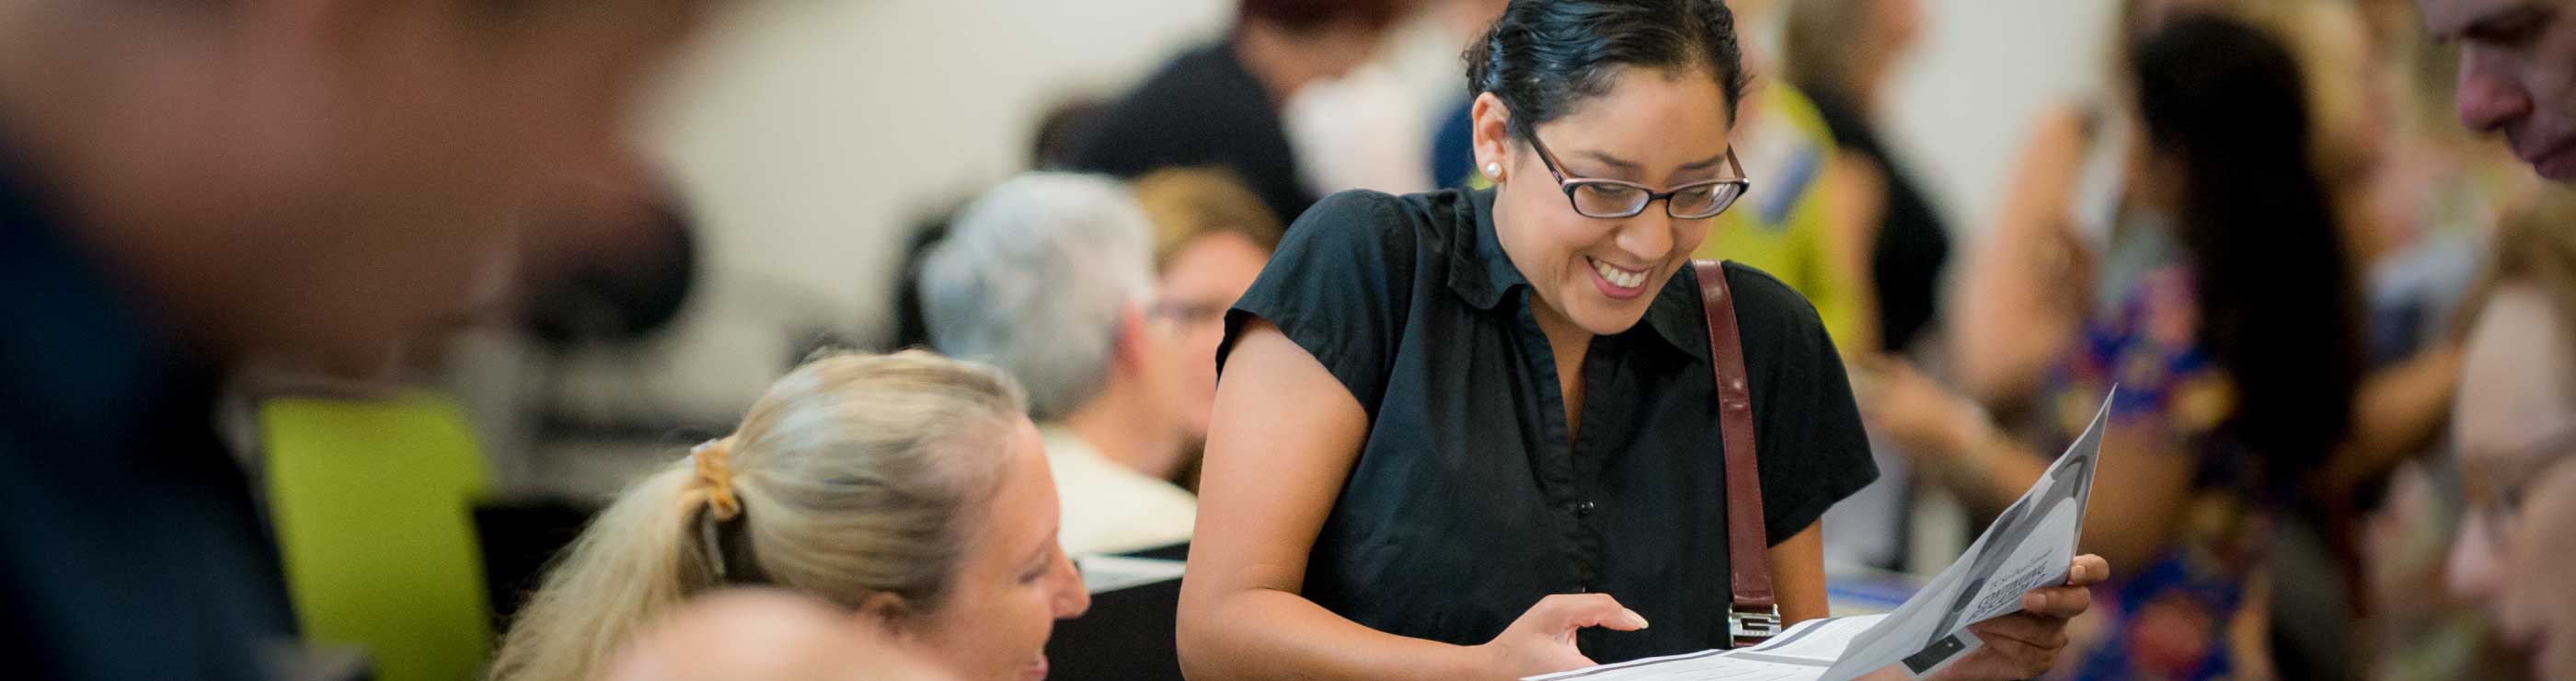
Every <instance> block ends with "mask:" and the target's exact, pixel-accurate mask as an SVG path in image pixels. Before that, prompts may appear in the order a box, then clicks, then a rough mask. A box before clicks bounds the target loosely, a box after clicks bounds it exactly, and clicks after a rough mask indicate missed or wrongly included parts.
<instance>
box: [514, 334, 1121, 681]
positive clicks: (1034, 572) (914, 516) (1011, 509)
mask: <svg viewBox="0 0 2576 681" xmlns="http://www.w3.org/2000/svg"><path fill="white" fill-rule="evenodd" d="M1056 513H1057V510H1056V502H1055V484H1054V482H1053V480H1052V479H1051V478H1050V476H1049V474H1048V468H1047V457H1046V453H1045V451H1043V450H1042V449H1041V447H1040V445H1039V440H1038V433H1037V426H1036V425H1034V424H1032V423H1030V422H1029V420H1028V418H1027V417H1026V416H1024V415H1022V406H1021V403H1020V398H1019V394H1018V391H1017V389H1016V388H1014V387H1013V386H1012V384H1011V382H1010V379H1009V378H1007V377H1005V376H1002V375H1001V374H1000V373H998V372H995V371H993V370H991V369H988V368H984V367H981V366H977V365H973V364H968V363H964V362H959V361H955V360H950V359H945V358H941V357H938V356H935V355H931V354H929V353H926V352H919V351H911V352H903V353H897V354H892V355H838V356H828V357H823V358H820V359H816V360H814V361H812V362H809V363H807V364H806V365H804V366H802V367H798V368H797V369H796V370H795V371H792V372H789V373H788V374H787V376H786V377H784V378H781V379H779V381H778V382H777V384H776V385H773V386H771V387H770V389H769V392H768V394H766V395H763V396H762V397H761V398H760V401H759V402H758V403H757V404H754V405H752V407H751V410H750V411H749V412H748V413H747V414H746V415H745V416H744V417H743V420H742V424H741V425H740V426H738V427H737V428H736V429H735V430H734V431H733V433H732V434H730V435H727V436H725V437H722V438H718V439H716V440H712V441H709V442H707V443H705V444H701V445H698V446H697V447H695V448H693V449H692V450H691V451H690V453H689V455H688V456H686V457H682V458H680V459H678V460H676V461H672V462H671V463H669V464H668V465H665V466H663V467H662V468H661V469H660V470H657V471H654V472H653V473H651V474H649V475H647V476H645V477H644V478H643V479H641V480H638V481H636V482H635V483H634V484H633V485H632V486H630V487H628V488H627V489H626V491H624V492H622V493H620V494H619V495H618V497H617V500H616V501H615V502H613V503H611V504H610V505H609V507H608V509H607V510H606V511H603V512H601V514H600V516H599V518H598V519H597V520H595V521H593V522H592V523H591V525H590V526H589V527H588V528H585V529H583V530H582V534H581V537H580V539H578V540H576V541H575V542H574V544H573V546H572V548H571V549H570V550H569V552H568V553H566V554H565V555H564V556H563V557H561V558H560V559H559V561H560V562H559V563H557V564H556V565H555V566H554V567H553V568H552V569H551V570H550V572H549V573H548V574H547V575H546V578H545V584H544V586H542V587H540V588H539V589H538V590H537V592H536V593H535V594H534V595H533V596H531V597H530V599H529V602H528V607H527V608H526V609H525V610H524V611H522V612H521V614H520V615H519V619H518V621H517V623H516V624H514V625H513V626H512V627H511V628H510V632H509V634H508V635H507V636H506V637H505V638H504V639H503V640H502V642H501V650H500V652H499V654H498V655H496V656H495V659H494V661H493V664H492V669H491V671H490V674H489V678H491V679H493V680H494V681H581V680H584V679H592V678H597V677H599V676H600V675H601V674H602V673H604V672H606V671H608V664H609V663H610V661H611V656H612V655H613V654H614V653H615V652H616V651H617V649H618V648H619V647H620V646H624V645H626V643H627V642H628V641H629V640H630V639H632V638H633V637H634V636H635V635H636V634H637V632H639V631H641V630H642V628H643V627H644V626H645V625H647V624H648V623H651V622H652V621H654V620H655V619H656V618H659V617H662V616H665V615H669V614H672V613H674V612H678V611H680V610H681V608H682V607H683V604H684V603H685V602H686V601H687V600H688V599H690V598H692V597H696V596H701V595H706V594H710V593H713V592H715V591H717V590H719V589H724V588H727V587H737V586H760V587H775V588H779V589H785V590H787V591H791V592H795V593H797V594H801V595H805V596H810V597H814V598H819V599H822V600H823V601H825V602H828V603H829V604H830V605H831V606H833V607H835V608H838V609H840V610H842V611H843V614H842V616H843V617H849V618H852V620H851V621H852V622H853V626H862V627H868V628H872V629H874V631H870V632H864V633H865V634H870V635H878V636H882V637H883V638H884V639H886V640H888V641H890V642H891V643H892V645H894V646H895V647H897V648H901V649H904V650H906V651H908V652H910V653H912V654H914V655H918V656H919V657H920V658H922V659H923V660H925V661H928V662H930V663H932V664H936V665H938V666H940V667H942V668H944V669H946V670H948V671H951V672H953V673H955V674H956V675H957V677H958V678H960V679H963V680H965V681H1026V680H1029V679H1037V678H1043V677H1045V676H1046V670H1047V661H1046V655H1045V648H1046V641H1047V638H1048V635H1049V633H1050V632H1051V631H1052V630H1053V627H1054V624H1055V621H1056V620H1059V619H1067V618H1072V617H1076V616H1080V615H1081V614H1082V612H1083V611H1084V610H1085V609H1087V608H1089V607H1090V596H1089V595H1088V594H1087V593H1085V592H1084V591H1083V589H1082V580H1081V578H1080V577H1079V576H1078V575H1076V574H1075V573H1074V569H1073V563H1072V561H1070V560H1068V559H1066V557H1065V554H1064V551H1063V550H1062V549H1060V548H1058V546H1057V544H1056V540H1055V524H1056ZM718 614H721V613H718ZM773 625H776V626H782V627H788V628H790V630H791V631H793V627H794V626H795V625H796V623H794V622H783V623H773ZM671 642H672V643H673V644H674V645H678V646H687V647H703V646H707V645H710V644H711V643H713V642H711V641H706V640H691V639H676V640H671ZM773 643H776V644H781V645H786V644H791V643H792V642H790V641H778V642H773ZM715 654H716V653H710V652H707V651H697V650H689V649H686V648H681V649H668V650H660V651H655V650H652V649H650V648H646V649H642V650H641V651H639V652H638V653H636V655H640V656H644V657H657V656H658V657H666V658H667V657H685V656H693V655H715Z"/></svg>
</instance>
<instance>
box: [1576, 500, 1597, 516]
mask: <svg viewBox="0 0 2576 681" xmlns="http://www.w3.org/2000/svg"><path fill="white" fill-rule="evenodd" d="M1596 508H1600V506H1598V505H1595V504H1593V503H1592V502H1589V501H1577V502H1574V512H1575V513H1576V514H1578V515H1592V510H1593V509H1596Z"/></svg>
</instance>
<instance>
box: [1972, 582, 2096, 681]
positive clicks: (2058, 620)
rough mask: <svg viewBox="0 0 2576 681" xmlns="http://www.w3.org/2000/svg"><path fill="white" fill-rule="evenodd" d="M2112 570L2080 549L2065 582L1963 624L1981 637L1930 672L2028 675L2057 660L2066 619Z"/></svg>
mask: <svg viewBox="0 0 2576 681" xmlns="http://www.w3.org/2000/svg"><path fill="white" fill-rule="evenodd" d="M2110 575H2111V565H2110V563H2108V562H2104V561H2103V560H2102V557H2101V556H2095V555H2090V554H2087V555H2081V556H2076V557H2075V563H2074V564H2073V565H2071V566H2069V567H2068V568H2067V570H2066V585H2065V586H2052V587H2046V588H2040V589H2032V590H2031V592H2030V593H2028V594H2024V595H2023V596H2022V598H2021V607H2022V610H2021V612H2016V613H2013V614H2010V615H2005V616H2002V617H1997V618H1994V619H1991V620H1986V621H1984V622H1979V623H1977V624H1972V625H1969V626H1968V631H1969V632H1970V633H1974V634H1976V635H1977V638H1978V639H1979V640H1982V641H1984V642H1985V644H1984V645H1982V646H1978V647H1977V649H1976V650H1975V651H1972V652H1970V653H1968V656H1967V657H1965V658H1962V659H1960V660H1959V661H1958V662H1957V663H1955V664H1952V665H1950V666H1949V667H1947V668H1944V669H1942V670H1941V673H1939V674H1934V675H1933V676H1932V678H1936V679H1944V680H1946V681H1970V680H1977V681H1984V680H1988V679H2028V678H2034V677H2038V676H2041V675H2045V674H2047V673H2048V670H2049V669H2051V668H2054V667H2056V666H2057V653H2058V651H2061V650H2065V649H2066V621H2067V620H2069V619H2073V618H2074V617H2075V616H2076V615H2081V614H2084V611H2085V610H2086V609H2088V608H2091V607H2092V606H2093V590H2092V588H2091V587H2092V585H2093V584H2095V583H2098V582H2100V581H2102V580H2103V579H2104V578H2106V577H2109V576H2110Z"/></svg>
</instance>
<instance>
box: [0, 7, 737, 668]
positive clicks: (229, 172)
mask: <svg viewBox="0 0 2576 681" xmlns="http://www.w3.org/2000/svg"><path fill="white" fill-rule="evenodd" d="M704 4H707V3H702V2H695V1H689V0H661V1H653V2H643V1H633V2H606V3H569V4H567V3H543V2H511V3H492V2H481V1H472V2H468V1H463V0H414V1H405V2H330V1H323V2H278V1H272V0H254V1H245V2H141V1H135V0H61V1H54V0H38V1H32V2H17V3H10V4H9V5H7V6H6V7H5V8H0V329H6V331H5V332H0V404H6V405H8V408H7V409H5V410H0V487H5V488H6V490H7V491H6V492H5V493H0V499H5V501H0V537H5V538H6V539H5V543H0V601H5V602H7V603H9V604H10V606H9V608H8V612H7V613H6V614H4V615H0V637H5V638H6V639H7V640H8V641H9V643H8V644H6V646H7V648H6V649H7V650H9V651H11V652H12V653H13V655H12V659H13V661H14V662H15V668H17V669H20V670H21V671H22V672H24V673H29V674H32V675H33V676H34V677H36V678H47V679H135V678H204V679H250V678H269V677H272V676H274V675H276V674H279V673H282V672H281V671H280V670H281V669H282V668H283V667H284V666H287V665H290V664H292V663H293V660H294V659H296V658H299V657H301V655H300V654H299V653H297V652H295V651H294V649H295V648H296V646H295V636H296V634H295V631H294V625H293V617H292V615H291V613H289V612H288V608H287V606H286V601H285V597H284V593H283V590H284V587H283V585H282V580H281V578H280V575H279V567H278V562H277V560H278V559H277V556H276V549H275V548H274V546H273V544H272V542H271V541H270V540H269V538H268V536H267V532H266V529H265V528H264V526H263V523H262V521H261V519H260V517H259V515H258V513H257V511H255V507H256V504H255V502H254V501H253V495H252V493H251V491H250V489H249V486H248V484H247V480H246V477H245V475H246V474H245V472H244V471H243V470H242V469H241V468H240V467H239V466H237V465H236V463H235V462H234V460H233V459H232V457H231V456H229V455H228V453H227V452H226V451H225V450H224V448H223V447H222V445H221V444H220V442H219V440H218V438H217V437H216V435H215V434H214V432H213V430H212V428H211V426H210V424H211V422H212V421H213V415H212V413H211V412H212V411H213V407H212V405H213V404H214V402H215V399H216V397H215V396H216V393H217V391H218V385H219V384H220V383H221V382H222V381H224V380H225V379H226V378H227V377H228V376H229V375H230V374H231V373H233V371H234V370H235V369H236V368H237V367H239V366H240V365H241V364H242V363H244V362H246V361H249V360H250V359H252V358H282V359H283V360H284V361H289V362H294V363H297V364H299V365H308V366H316V367H322V368H324V369H326V370H328V371H331V372H333V373H336V374H341V375H348V376H366V375H371V374H374V373H376V372H379V371H381V370H383V369H384V368H385V367H386V366H388V365H390V364H392V363H393V361H394V358H395V357H396V356H397V355H398V354H399V352H400V347H399V346H400V345H401V344H402V339H405V338H409V337H414V336H416V335H417V334H419V333H421V332H423V331H425V330H433V329H438V328H442V327H446V326H449V325H452V324H453V323H455V322H456V321H457V320H458V319H460V318H462V317H464V316H466V315H467V314H468V313H469V309H468V308H470V307H471V306H472V305H473V304H474V302H475V300H474V295H473V294H474V293H475V292H476V290H477V289H478V287H480V286H481V285H482V284H483V283H484V282H487V281H489V280H491V279H492V278H494V277H495V276H496V275H495V269H496V268H499V267H502V266H503V265H502V263H506V262H508V261H510V260H511V259H512V258H513V256H512V254H511V251H512V250H513V249H514V248H515V244H514V235H513V234H511V233H509V230H508V228H507V227H506V226H507V225H509V224H512V221H511V220H510V217H511V216H510V214H509V213H510V211H511V210H512V209H513V208H515V207H517V206H520V205H524V200H525V199H526V198H527V196H526V195H527V193H529V192H530V191H532V190H534V189H535V188H536V187H538V186H539V185H540V184H541V182H542V180H543V179H545V178H548V177H553V176H556V174H557V173H561V172H566V171H574V172H578V171H580V170H583V169H586V168H589V167H591V166H593V165H594V164H600V163H606V162H608V159H610V158H612V157H615V156H616V155H617V154H616V153H615V152H614V149H615V147H616V146H618V144H617V142H618V137H619V135H620V134H622V133H623V132H624V130H623V128H622V124H623V123H624V122H625V115H626V113H627V111H628V107H629V105H630V104H632V102H633V100H634V99H635V97H636V95H637V94H639V93H638V90H639V88H640V87H641V85H642V84H643V82H644V80H645V78H646V77H647V76H648V75H649V74H650V73H651V72H652V71H653V69H654V67H655V66H656V65H657V64H658V63H659V62H660V60H661V58H662V57H664V56H665V55H666V53H667V52H669V51H671V50H672V48H674V47H675V46H676V44H677V43H678V42H679V41H680V40H681V39H682V38H683V37H684V36H685V35H686V34H687V33H688V32H689V31H690V29H691V28H692V27H693V26H694V25H695V24H696V23H698V19H699V14H700V13H701V12H702V11H703V7H702V5H704Z"/></svg>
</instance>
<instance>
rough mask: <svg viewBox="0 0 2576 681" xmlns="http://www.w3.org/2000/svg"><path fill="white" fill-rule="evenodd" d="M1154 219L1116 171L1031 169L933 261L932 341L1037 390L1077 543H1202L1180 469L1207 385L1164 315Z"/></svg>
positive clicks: (964, 222)
mask: <svg viewBox="0 0 2576 681" xmlns="http://www.w3.org/2000/svg"><path fill="white" fill-rule="evenodd" d="M1153 229H1154V226H1153V223H1152V221H1151V219H1150V218H1148V217H1147V216H1146V214H1145V212H1144V209H1143V208H1141V207H1139V206H1138V205H1137V203H1136V200H1135V199H1134V198H1133V197H1132V196H1131V195H1130V194H1129V193H1128V190H1127V188H1126V187H1125V186H1124V185H1121V184H1119V183H1118V182H1117V181H1116V180H1112V179H1109V178H1107V177H1103V176H1098V175H1077V174H1070V173H1043V172H1042V173H1030V174H1025V175H1021V176H1019V177H1016V178H1012V179H1010V180H1007V181H1004V182H1003V183H1001V184H1000V185H996V186H994V187H993V188H992V189H990V190H986V191H985V192H984V194H983V195H981V196H978V197H976V199H975V200H974V201H973V202H972V203H969V204H968V205H967V206H966V208H965V210H964V211H962V212H960V213H959V214H958V216H957V219H956V221H955V222H954V223H953V224H952V225H951V226H950V229H949V232H948V237H947V238H946V239H944V240H942V241H940V242H939V244H938V245H936V246H933V247H931V251H930V253H929V254H928V255H927V256H926V257H925V258H924V259H923V261H922V268H921V280H920V286H921V308H922V312H923V316H924V319H926V320H927V321H928V324H929V331H930V347H931V349H933V350H937V351H939V352H940V353H942V354H946V355H948V356H951V357H957V358H961V359H969V360H975V361H981V362H987V363H990V364H993V365H994V366H998V367H1001V368H1002V370H1003V371H1004V372H1006V373H1008V374H1010V375H1011V376H1012V377H1013V378H1015V379H1017V380H1018V381H1019V383H1020V385H1022V386H1025V387H1026V388H1027V389H1028V395H1029V415H1030V416H1031V417H1033V418H1035V419H1037V420H1038V422H1039V423H1041V424H1043V432H1044V433H1045V435H1046V452H1047V458H1048V460H1049V462H1050V467H1051V468H1052V469H1053V470H1054V471H1055V481H1056V487H1057V489H1058V490H1059V491H1061V492H1062V496H1063V500H1064V502H1063V503H1064V531H1063V534H1062V537H1063V540H1064V546H1065V550H1066V551H1068V552H1071V553H1073V554H1075V555H1084V554H1091V553H1114V552H1121V551H1131V550H1136V549H1145V548H1153V547H1156V546H1163V545H1167V544H1177V543H1180V542H1184V541H1188V540H1189V537H1190V527H1191V525H1192V524H1193V523H1194V522H1195V521H1196V514H1197V506H1198V502H1197V499H1196V498H1195V497H1193V496H1192V495H1191V494H1190V493H1189V492H1188V491H1186V490H1183V489H1181V488H1180V487H1179V486H1177V485H1174V484H1172V483H1171V482H1170V481H1171V479H1172V478H1173V477H1174V475H1175V473H1176V472H1177V471H1179V470H1180V469H1181V468H1182V467H1183V465H1184V464H1185V460H1184V458H1185V455H1186V454H1187V452H1188V451H1189V449H1190V447H1189V442H1190V440H1191V439H1192V438H1193V435H1192V428H1193V426H1192V425H1191V422H1190V414H1191V413H1192V412H1193V411H1194V410H1195V409H1196V407H1195V406H1193V402H1192V396H1194V395H1196V394H1197V392H1196V391H1195V390H1191V389H1190V387H1189V386H1186V385H1183V381H1182V379H1180V378H1179V375H1180V374H1183V373H1186V372H1187V369H1186V368H1184V367H1183V366H1182V363H1183V359H1182V358H1181V357H1180V356H1179V350H1180V347H1181V345H1182V343H1181V338H1180V335H1179V334H1178V333H1176V332H1175V329H1174V327H1175V324H1174V323H1173V321H1174V320H1171V319H1166V318H1163V317H1162V316H1158V315H1155V314H1153V311H1154V307H1155V299H1154V286H1153V277H1154V272H1153V262H1152V258H1153V245H1152V240H1153Z"/></svg>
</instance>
